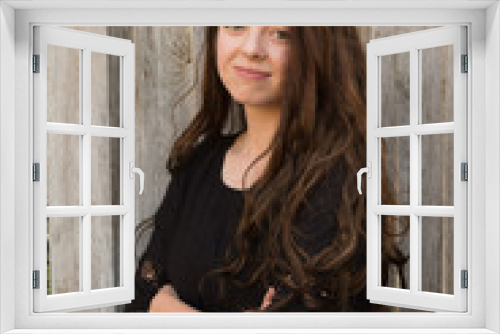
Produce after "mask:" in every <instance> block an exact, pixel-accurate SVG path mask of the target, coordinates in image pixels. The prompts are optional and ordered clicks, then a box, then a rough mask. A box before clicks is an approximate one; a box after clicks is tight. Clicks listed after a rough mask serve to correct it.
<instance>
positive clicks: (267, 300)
mask: <svg viewBox="0 0 500 334" xmlns="http://www.w3.org/2000/svg"><path fill="white" fill-rule="evenodd" d="M275 296H276V289H275V288H274V287H273V286H270V287H269V289H268V290H267V292H266V294H265V295H264V298H262V303H261V305H260V310H261V311H263V310H265V309H266V308H268V307H269V305H271V303H272V301H273V298H274V297H275ZM244 312H256V310H254V309H249V310H245V311H244Z"/></svg>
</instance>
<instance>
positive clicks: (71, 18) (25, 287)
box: [0, 0, 500, 334]
mask: <svg viewBox="0 0 500 334" xmlns="http://www.w3.org/2000/svg"><path fill="white" fill-rule="evenodd" d="M75 8H79V9H75ZM103 8H114V10H107V11H103ZM137 8H144V9H145V10H143V11H139V10H137ZM148 8H149V10H146V9H148ZM244 8H246V9H245V10H243V9H244ZM251 9H253V10H251ZM352 9H355V10H352ZM222 23H247V24H248V25H277V24H280V25H290V24H292V25H311V24H313V25H353V26H377V25H380V26H397V25H408V26H414V25H415V26H417V25H425V26H442V25H451V24H453V25H456V24H461V25H467V26H468V28H469V29H468V31H469V41H470V43H469V49H468V54H469V59H470V61H469V71H470V75H469V76H468V87H470V89H469V92H468V94H469V96H468V100H467V101H468V110H470V112H469V113H468V125H467V126H468V134H470V136H468V137H469V138H468V140H469V141H468V143H467V145H468V152H469V189H468V198H470V200H469V202H468V218H467V219H468V221H469V222H471V223H470V224H469V225H468V235H469V236H470V240H471V243H470V244H468V254H469V255H470V256H469V258H468V268H469V289H468V298H467V299H468V303H469V305H468V312H467V313H453V312H448V313H435V314H427V313H425V314H422V313H407V314H405V313H401V314H395V313H388V314H386V313H383V314H376V315H375V314H373V313H340V314H335V313H315V314H311V313H275V314H223V313H214V314H154V315H153V314H148V315H146V314H142V315H141V314H130V313H127V314H120V313H116V314H106V313H103V314H85V313H81V314H58V313H52V314H33V312H32V302H33V300H32V296H33V291H32V289H31V272H30V270H31V268H32V263H31V262H30V261H32V259H31V258H30V254H31V253H30V252H31V248H32V247H31V246H30V245H32V230H31V227H32V226H31V224H32V219H33V213H32V212H31V211H30V208H31V207H32V200H31V197H30V196H31V194H32V187H33V185H32V181H31V165H32V162H33V161H31V157H32V155H33V154H32V152H33V151H32V147H31V146H30V145H31V144H30V143H32V133H33V132H32V130H33V124H32V121H33V120H32V119H31V116H30V115H31V113H32V105H30V104H29V101H30V99H28V98H27V97H30V96H32V93H33V92H32V83H31V73H30V70H31V57H30V55H31V54H32V49H31V48H32V44H33V43H32V26H33V25H34V24H47V25H57V26H64V25H74V26H79V25H97V26H109V25H123V26H127V25H138V26H140V25H159V26H168V25H220V24H222ZM499 57H500V8H499V4H498V2H497V1H459V0H457V1H441V0H433V1H412V0H409V1H406V0H398V1H378V0H371V1H356V0H353V1H308V0H297V1H287V0H285V1H273V0H268V1H265V2H261V1H251V0H250V1H248V0H238V1H211V0H204V1H191V0H182V1H175V0H169V1H79V0H73V1H64V2H62V1H53V2H50V1H44V0H39V1H21V2H18V1H3V2H0V72H1V76H0V184H1V187H0V246H1V247H0V273H1V274H0V297H1V298H0V333H2V334H3V333H33V332H35V330H36V332H37V333H54V332H57V331H56V329H60V330H61V331H60V332H61V333H62V332H64V333H76V332H77V331H76V330H75V329H86V331H85V332H86V333H87V332H88V333H103V332H108V331H110V332H111V331H112V332H113V333H125V332H127V333H153V332H154V330H153V329H162V330H161V332H162V333H180V332H184V333H271V332H272V333H291V332H295V333H299V332H301V333H302V332H307V333H345V332H346V330H343V329H346V328H357V329H359V330H358V331H355V332H358V333H359V332H363V333H389V332H393V333H396V332H397V333H415V330H414V329H413V330H412V328H419V330H418V332H419V333H498V332H500V319H499V314H500V286H499V284H498V282H499V281H500V263H499V256H498V254H500V251H499V249H500V248H499V247H500V229H499V226H498V225H499V223H498V222H499V221H500V206H499V205H498V203H499V202H500V186H499V185H500V173H499V168H498V166H499V165H500V134H499V133H500V126H499V124H500V113H499V111H498V110H499V107H500V99H499V94H498V91H499V89H500V84H499V81H500V59H499ZM486 69H487V70H486ZM31 101H32V99H31ZM12 143H14V145H12ZM486 175H487V176H488V179H486ZM486 181H487V182H486ZM14 222H15V224H14ZM485 260H486V261H485ZM194 317H196V318H194ZM141 322H142V323H143V324H144V326H141V327H140V328H138V327H139V325H138V324H140V323H141ZM167 326H168V327H167ZM134 328H136V329H137V328H138V329H137V330H132V329H134ZM176 328H185V329H184V330H180V329H176ZM299 328H301V329H299ZM104 329H107V331H106V330H104ZM148 329H149V330H148ZM156 332H158V330H157V331H156ZM350 332H353V331H350Z"/></svg>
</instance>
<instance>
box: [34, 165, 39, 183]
mask: <svg viewBox="0 0 500 334" xmlns="http://www.w3.org/2000/svg"><path fill="white" fill-rule="evenodd" d="M33 181H37V182H38V181H40V163H38V162H36V163H34V164H33Z"/></svg>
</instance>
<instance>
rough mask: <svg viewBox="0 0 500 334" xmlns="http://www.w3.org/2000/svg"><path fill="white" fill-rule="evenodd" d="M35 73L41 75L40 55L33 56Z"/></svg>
mask: <svg viewBox="0 0 500 334" xmlns="http://www.w3.org/2000/svg"><path fill="white" fill-rule="evenodd" d="M33 73H40V55H33Z"/></svg>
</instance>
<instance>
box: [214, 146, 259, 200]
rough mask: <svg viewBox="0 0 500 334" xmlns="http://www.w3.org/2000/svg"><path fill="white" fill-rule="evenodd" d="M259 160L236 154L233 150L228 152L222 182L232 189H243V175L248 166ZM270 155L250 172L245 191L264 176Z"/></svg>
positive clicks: (247, 176)
mask: <svg viewBox="0 0 500 334" xmlns="http://www.w3.org/2000/svg"><path fill="white" fill-rule="evenodd" d="M256 158H257V156H249V155H246V154H242V153H236V152H234V150H232V149H231V148H230V149H229V150H228V151H227V152H226V154H225V157H224V160H223V164H222V180H223V182H224V183H225V184H226V185H227V186H228V187H231V188H234V189H237V190H242V189H243V183H242V182H243V175H244V173H245V170H246V169H247V167H248V166H250V164H251V163H252V162H253V161H254V160H255V159H256ZM268 160H269V154H268V155H266V156H264V157H262V158H261V159H260V160H259V161H257V162H256V163H255V164H254V165H253V166H252V167H251V168H250V170H249V171H248V173H247V175H246V178H245V186H244V189H248V188H250V187H251V186H252V185H253V184H254V183H255V182H256V181H257V180H258V178H259V177H260V176H261V175H262V173H263V172H264V169H265V167H266V165H267V163H268Z"/></svg>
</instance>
